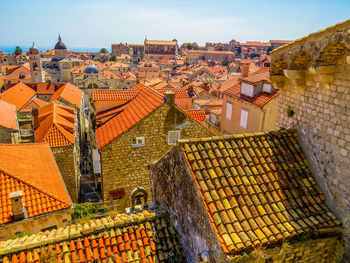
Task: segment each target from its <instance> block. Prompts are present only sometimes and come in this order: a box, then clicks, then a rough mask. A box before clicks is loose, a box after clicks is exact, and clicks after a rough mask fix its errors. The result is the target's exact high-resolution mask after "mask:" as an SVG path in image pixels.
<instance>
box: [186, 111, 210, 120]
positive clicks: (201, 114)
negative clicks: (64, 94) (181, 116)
mask: <svg viewBox="0 0 350 263" xmlns="http://www.w3.org/2000/svg"><path fill="white" fill-rule="evenodd" d="M185 112H186V113H187V114H188V115H190V116H191V117H192V118H193V119H195V120H196V121H199V122H201V123H203V121H204V120H205V118H206V114H205V111H204V110H195V109H190V110H185Z"/></svg>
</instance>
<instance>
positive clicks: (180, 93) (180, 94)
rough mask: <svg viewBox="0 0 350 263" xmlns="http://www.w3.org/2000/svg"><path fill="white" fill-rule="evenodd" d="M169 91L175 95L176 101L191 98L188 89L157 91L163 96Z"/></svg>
mask: <svg viewBox="0 0 350 263" xmlns="http://www.w3.org/2000/svg"><path fill="white" fill-rule="evenodd" d="M167 91H172V92H174V93H175V98H176V99H186V98H188V99H189V98H190V96H189V95H188V93H187V90H186V89H179V88H163V89H160V90H157V92H159V93H160V94H162V95H165V92H167Z"/></svg>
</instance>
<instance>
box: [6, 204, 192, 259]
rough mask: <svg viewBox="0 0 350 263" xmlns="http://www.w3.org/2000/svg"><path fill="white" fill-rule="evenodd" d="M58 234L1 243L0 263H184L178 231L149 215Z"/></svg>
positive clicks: (94, 223)
mask: <svg viewBox="0 0 350 263" xmlns="http://www.w3.org/2000/svg"><path fill="white" fill-rule="evenodd" d="M60 230H62V231H60ZM60 230H51V231H46V232H45V233H43V232H41V233H39V234H36V235H33V236H31V237H30V238H28V237H25V239H23V238H16V239H12V240H6V241H1V242H0V261H1V262H4V263H5V262H7V263H9V262H11V263H15V262H16V263H19V262H20V263H22V262H23V263H25V262H28V263H29V262H34V263H38V262H39V261H40V262H46V261H45V256H46V258H48V257H50V256H51V258H50V261H47V262H51V260H53V262H56V261H57V262H65V263H68V262H72V263H77V262H101V263H106V262H108V263H112V262H115V263H127V262H134V263H158V262H164V263H165V262H179V263H180V262H186V259H185V257H184V253H183V250H182V247H181V244H180V242H179V235H178V233H177V231H176V230H175V229H174V227H173V226H171V225H170V223H169V220H168V218H167V217H165V216H164V215H161V216H156V214H155V213H154V212H152V211H151V212H148V211H145V210H144V211H142V212H139V213H136V214H132V215H127V214H118V215H117V216H115V217H114V218H113V219H112V218H111V217H104V218H101V219H93V220H89V221H86V222H84V226H82V225H80V224H79V225H71V226H67V227H65V228H64V229H60ZM84 232H85V233H84ZM86 233H87V234H86ZM52 256H53V257H54V258H53V257H52Z"/></svg>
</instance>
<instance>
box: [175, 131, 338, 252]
mask: <svg viewBox="0 0 350 263" xmlns="http://www.w3.org/2000/svg"><path fill="white" fill-rule="evenodd" d="M179 143H180V145H182V151H183V153H184V154H185V156H186V158H187V161H188V165H189V166H190V168H191V171H192V175H193V178H194V180H195V182H196V183H197V186H198V189H199V191H200V193H201V196H202V199H203V202H204V204H205V207H206V210H207V213H208V216H209V218H210V220H211V222H212V225H213V228H214V229H215V231H216V232H217V235H218V238H219V240H220V241H221V243H222V247H223V249H224V250H225V251H226V253H230V254H235V253H237V252H239V251H241V250H243V249H248V248H250V247H256V246H261V245H267V244H273V243H276V242H279V241H280V240H282V239H286V238H291V237H296V236H298V235H301V234H305V233H308V232H310V231H314V230H315V231H317V230H320V229H322V230H327V229H328V230H329V231H331V232H332V231H335V232H337V231H338V230H339V228H338V230H337V228H334V227H337V226H340V222H339V221H338V219H337V218H336V217H335V216H334V215H333V214H332V213H331V212H330V211H329V210H328V208H327V207H326V206H325V201H324V200H325V197H324V195H323V193H322V191H321V190H320V188H319V187H318V185H317V183H316V181H315V179H314V177H313V176H312V174H311V172H310V170H309V167H308V162H307V160H306V158H305V156H304V154H303V152H302V149H301V147H300V145H299V143H298V139H297V133H296V131H295V130H288V131H276V132H270V133H266V134H264V133H259V134H257V135H255V134H250V135H237V136H225V137H216V138H215V137H212V138H208V139H207V140H203V139H191V140H179ZM194 156H196V158H195V157H194ZM200 162H202V163H206V166H203V165H200Z"/></svg>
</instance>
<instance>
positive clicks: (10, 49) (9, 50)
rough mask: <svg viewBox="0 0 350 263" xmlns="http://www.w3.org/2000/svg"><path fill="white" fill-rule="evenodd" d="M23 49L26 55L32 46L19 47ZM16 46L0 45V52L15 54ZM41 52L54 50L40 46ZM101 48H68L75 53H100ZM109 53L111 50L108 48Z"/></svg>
mask: <svg viewBox="0 0 350 263" xmlns="http://www.w3.org/2000/svg"><path fill="white" fill-rule="evenodd" d="M19 47H20V48H21V49H22V52H23V53H26V52H27V51H28V50H29V49H30V48H31V46H19ZM15 48H16V46H1V45H0V50H2V51H4V52H5V53H6V54H9V53H11V54H12V53H13V52H14V50H15ZM37 48H38V49H39V50H40V51H41V52H46V51H48V50H51V49H53V48H54V46H52V47H44V46H38V47H37ZM100 49H101V48H93V47H92V48H87V47H68V50H73V51H74V52H99V51H100ZM107 50H108V52H110V50H109V49H108V48H107Z"/></svg>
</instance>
